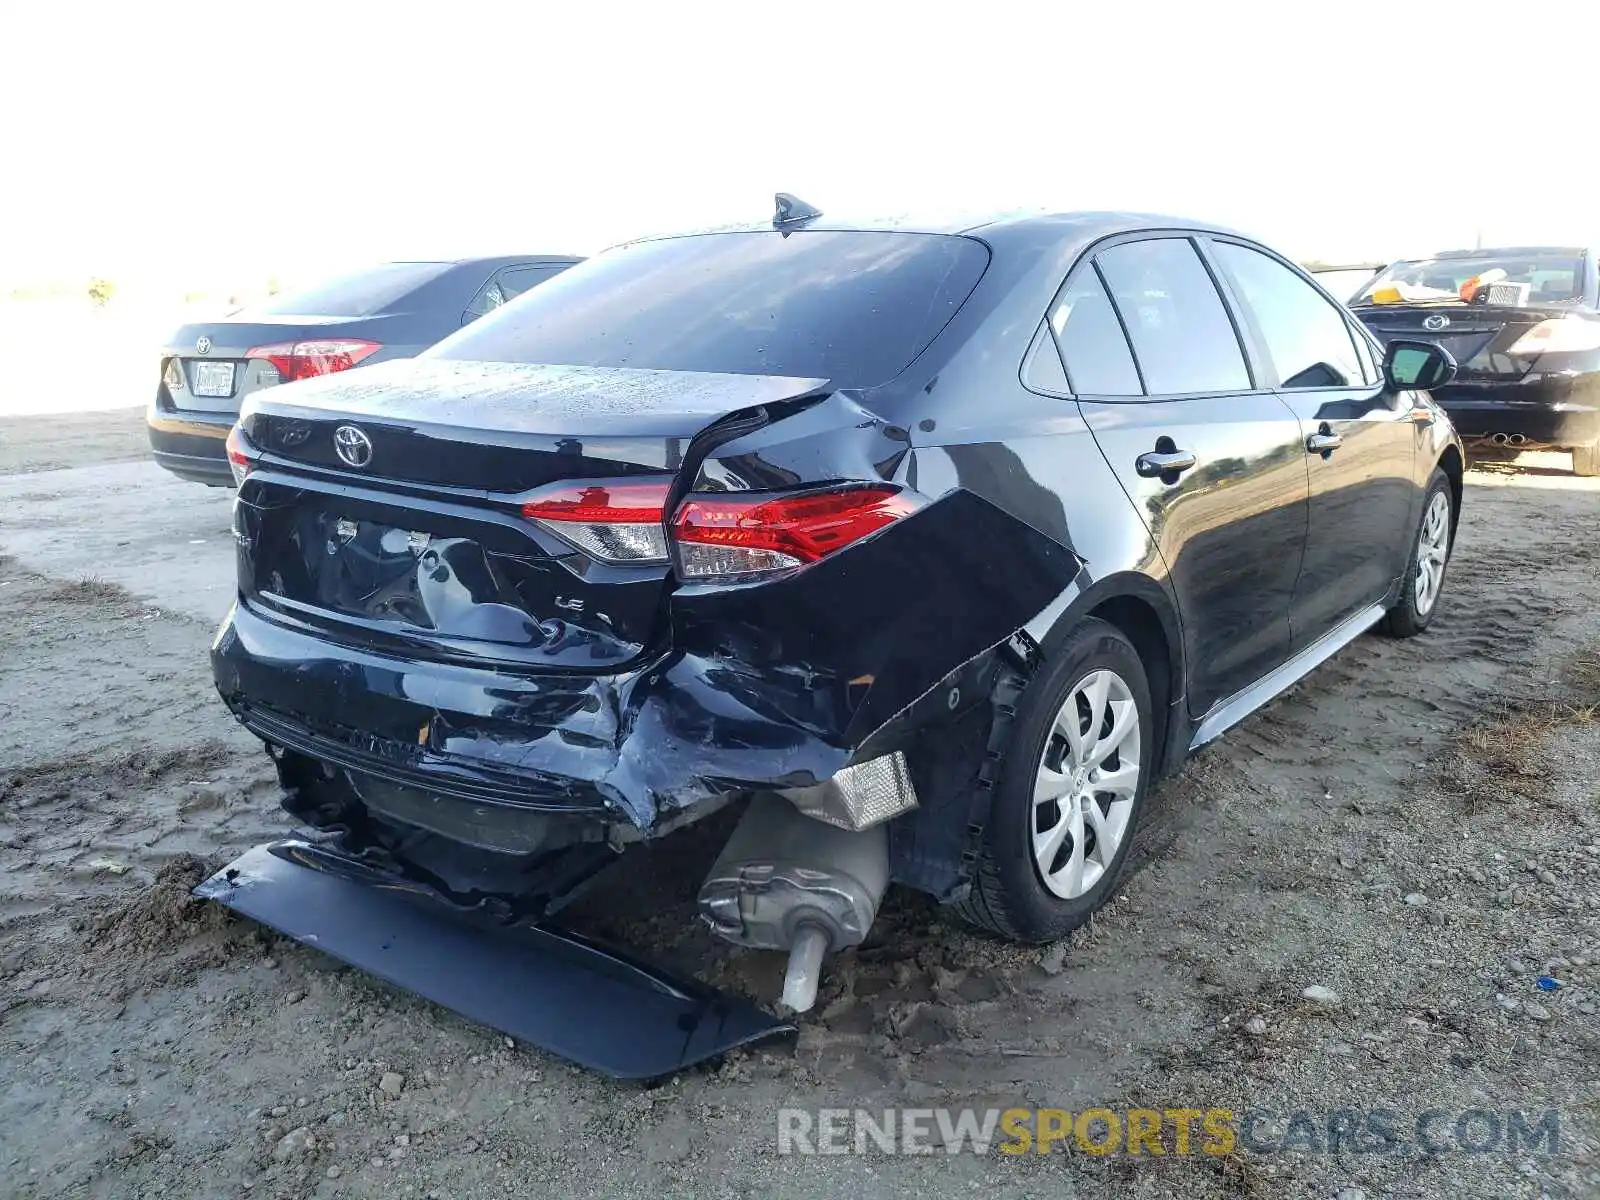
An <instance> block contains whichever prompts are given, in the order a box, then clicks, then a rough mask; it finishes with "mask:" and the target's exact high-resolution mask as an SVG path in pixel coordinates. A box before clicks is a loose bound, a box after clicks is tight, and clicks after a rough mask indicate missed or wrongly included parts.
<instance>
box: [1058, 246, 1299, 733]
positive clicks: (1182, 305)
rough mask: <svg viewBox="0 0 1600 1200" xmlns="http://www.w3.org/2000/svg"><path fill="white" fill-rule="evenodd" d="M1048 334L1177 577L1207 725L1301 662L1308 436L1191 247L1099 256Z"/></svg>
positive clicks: (1195, 688)
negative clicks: (1292, 615)
mask: <svg viewBox="0 0 1600 1200" xmlns="http://www.w3.org/2000/svg"><path fill="white" fill-rule="evenodd" d="M1050 324H1051V328H1052V329H1053V330H1054V331H1055V334H1056V338H1057V343H1058V345H1059V346H1060V348H1061V352H1062V358H1063V361H1064V363H1065V365H1066V369H1067V372H1068V377H1069V381H1070V383H1071V385H1072V388H1073V391H1074V392H1075V394H1076V395H1077V396H1078V399H1079V406H1080V408H1081V410H1082V412H1083V416H1084V419H1085V421H1086V422H1087V423H1088V425H1089V428H1090V429H1091V430H1092V431H1093V433H1094V436H1095V440H1096V441H1097V442H1098V444H1099V446H1100V449H1101V451H1102V452H1103V453H1104V455H1105V457H1106V461H1107V462H1108V463H1109V464H1110V466H1111V469H1112V470H1113V471H1114V472H1115V473H1116V475H1117V477H1118V479H1119V480H1120V481H1121V483H1122V486H1123V489H1124V490H1125V491H1126V492H1127V494H1128V497H1129V499H1131V500H1132V501H1133V503H1134V506H1135V507H1136V508H1137V509H1138V511H1139V514H1140V516H1141V517H1142V518H1143V520H1144V522H1145V524H1146V526H1147V527H1148V528H1149V530H1150V533H1151V536H1152V537H1153V538H1154V539H1155V541H1156V543H1157V545H1158V546H1159V547H1160V549H1161V554H1162V556H1163V558H1164V560H1165V562H1166V565H1167V569H1168V571H1169V572H1170V573H1171V578H1172V584H1173V587H1174V589H1175V591H1176V593H1177V596H1178V603H1179V607H1180V611H1181V615H1182V619H1183V636H1184V642H1185V650H1186V660H1187V663H1188V673H1189V681H1188V683H1189V707H1190V711H1191V713H1193V714H1194V715H1195V716H1196V717H1199V716H1201V715H1203V714H1205V713H1207V712H1209V711H1210V710H1212V709H1214V708H1215V707H1216V706H1217V705H1218V704H1220V703H1221V702H1222V701H1224V700H1226V699H1227V698H1228V697H1229V696H1232V695H1233V694H1235V693H1237V692H1239V691H1241V690H1243V689H1244V688H1246V687H1248V686H1249V685H1250V684H1252V683H1254V682H1255V681H1257V680H1258V679H1260V678H1261V677H1262V676H1263V675H1265V674H1267V673H1268V672H1270V671H1271V670H1273V669H1274V668H1275V667H1277V666H1279V665H1280V664H1281V663H1283V662H1284V660H1285V659H1287V658H1288V656H1289V651H1290V644H1291V636H1290V626H1289V605H1290V601H1291V599H1292V597H1293V595H1294V584H1295V579H1296V577H1297V576H1298V574H1299V571H1300V556H1301V552H1302V549H1303V546H1304V542H1305V535H1306V468H1305V463H1304V461H1303V459H1304V454H1305V452H1304V450H1303V448H1302V446H1301V438H1300V425H1299V422H1298V421H1297V420H1296V419H1295V416H1294V414H1293V413H1292V412H1290V411H1289V409H1288V407H1287V406H1286V405H1285V404H1284V403H1283V401H1282V400H1280V399H1279V398H1278V396H1277V395H1275V394H1274V393H1273V392H1272V390H1271V389H1270V388H1267V387H1264V386H1259V385H1258V381H1257V380H1256V379H1255V378H1254V377H1253V374H1252V366H1251V364H1250V363H1249V362H1248V361H1247V358H1246V354H1245V351H1244V349H1243V348H1242V346H1241V343H1240V340H1239V338H1238V335H1237V332H1236V330H1235V328H1234V325H1233V323H1232V321H1231V320H1230V317H1229V314H1228V311H1227V309H1226V307H1225V306H1224V304H1223V300H1222V297H1221V295H1220V293H1219V292H1218V290H1217V286H1216V283H1215V281H1214V279H1213V278H1212V275H1211V273H1210V271H1209V269H1208V267H1207V265H1206V263H1205V262H1204V260H1203V259H1202V258H1201V256H1200V254H1199V252H1198V250H1197V248H1196V246H1195V244H1194V242H1193V241H1192V240H1191V239H1190V238H1188V237H1186V236H1182V235H1171V236H1161V237H1149V238H1135V239H1132V240H1125V241H1121V242H1119V243H1115V244H1112V245H1110V246H1108V247H1106V248H1105V249H1102V250H1100V251H1099V252H1098V253H1097V254H1096V255H1095V258H1094V261H1093V262H1092V263H1089V264H1084V265H1081V266H1080V267H1079V268H1078V269H1077V270H1076V271H1075V272H1074V273H1073V276H1072V277H1071V278H1070V279H1069V280H1068V281H1067V284H1066V286H1065V287H1064V288H1063V289H1062V292H1061V294H1060V296H1058V297H1057V300H1056V303H1055V306H1054V308H1053V311H1052V313H1051V316H1050ZM1130 345H1131V352H1130V349H1129V348H1130Z"/></svg>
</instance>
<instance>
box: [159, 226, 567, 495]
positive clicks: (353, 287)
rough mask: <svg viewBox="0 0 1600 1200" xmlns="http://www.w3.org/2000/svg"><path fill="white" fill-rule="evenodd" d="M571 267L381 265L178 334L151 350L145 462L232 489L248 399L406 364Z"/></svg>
mask: <svg viewBox="0 0 1600 1200" xmlns="http://www.w3.org/2000/svg"><path fill="white" fill-rule="evenodd" d="M577 261H579V260H578V259H575V258H565V257H552V256H549V255H543V256H541V255H527V254H523V255H513V256H509V257H499V258H470V259H457V260H454V261H451V262H391V263H382V264H380V265H378V266H374V267H366V268H363V269H361V270H358V271H352V272H350V273H349V274H345V275H340V276H337V277H335V278H333V279H328V280H324V281H323V282H321V283H319V284H316V285H315V286H312V287H309V288H306V289H304V290H302V291H295V292H290V293H287V294H285V295H281V296H274V297H272V299H270V300H267V301H265V302H263V303H261V304H259V305H255V306H253V307H250V308H245V309H241V310H240V311H239V312H236V313H234V314H233V315H231V316H229V317H225V318H222V319H220V320H216V321H203V322H199V323H197V324H189V325H184V326H182V327H181V328H179V329H178V330H177V332H175V333H174V334H173V335H172V336H171V337H170V338H169V339H167V345H166V346H165V347H164V348H163V349H162V351H161V363H160V369H161V378H160V381H159V383H157V385H156V394H155V396H154V397H153V398H152V399H151V401H150V407H149V409H148V411H147V413H146V420H145V424H146V425H147V426H148V428H149V432H150V452H151V454H152V456H153V457H154V458H155V460H156V462H157V463H158V464H159V465H160V466H163V467H165V468H166V469H167V470H169V471H171V472H172V473H173V474H174V475H177V476H178V477H179V478H180V479H190V480H194V481H196V482H199V483H209V484H217V485H224V484H231V483H232V482H233V477H232V475H231V474H230V473H229V471H228V458H227V455H226V454H225V453H224V452H223V446H222V443H223V439H224V438H226V437H227V436H228V430H229V429H230V428H232V426H233V422H234V420H235V419H236V418H237V417H238V415H239V406H240V405H241V404H242V403H243V402H244V400H245V398H246V397H247V396H249V395H250V394H251V393H252V392H255V391H256V390H258V389H260V388H264V387H274V386H276V385H277V384H280V383H290V382H293V381H294V380H297V379H312V378H315V377H316V376H318V375H331V374H334V373H335V372H338V371H347V370H349V369H350V368H351V367H358V366H373V365H375V364H377V363H381V362H386V361H388V360H389V359H394V358H409V357H411V356H412V355H413V354H416V353H417V352H418V351H419V350H423V349H425V348H426V347H428V346H431V345H433V343H434V342H437V341H438V340H439V339H440V338H442V337H444V336H445V335H446V334H450V333H454V332H455V331H456V330H458V329H460V328H461V327H462V326H463V325H465V324H466V323H467V322H469V321H472V320H475V319H476V318H478V317H480V316H482V315H483V314H485V313H488V312H492V311H493V310H494V309H496V308H498V307H500V306H501V305H502V304H505V303H506V302H507V301H508V300H510V299H512V298H513V297H515V296H518V295H520V294H521V293H523V292H525V291H527V290H528V289H529V288H531V287H535V286H537V285H538V284H541V283H543V282H544V281H545V280H546V279H549V278H550V277H551V276H553V275H556V274H558V273H559V272H561V271H564V270H566V269H567V268H568V267H569V266H571V265H572V264H573V263H575V262H577Z"/></svg>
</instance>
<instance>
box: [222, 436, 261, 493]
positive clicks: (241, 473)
mask: <svg viewBox="0 0 1600 1200" xmlns="http://www.w3.org/2000/svg"><path fill="white" fill-rule="evenodd" d="M223 445H224V446H225V447H226V448H227V451H228V468H229V470H231V471H232V472H233V486H234V487H239V486H241V485H242V484H243V483H244V480H245V476H247V475H249V474H250V468H251V467H253V466H255V462H254V460H253V459H252V457H251V455H250V452H249V450H247V449H246V448H245V440H244V434H243V433H241V432H240V430H239V427H238V426H237V425H235V426H234V427H233V428H232V429H230V430H228V440H227V441H226V442H224V443H223Z"/></svg>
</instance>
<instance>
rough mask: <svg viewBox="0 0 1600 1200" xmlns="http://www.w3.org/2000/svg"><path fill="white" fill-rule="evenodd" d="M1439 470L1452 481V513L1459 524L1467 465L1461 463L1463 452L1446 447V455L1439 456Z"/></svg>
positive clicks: (1451, 532)
mask: <svg viewBox="0 0 1600 1200" xmlns="http://www.w3.org/2000/svg"><path fill="white" fill-rule="evenodd" d="M1439 469H1440V470H1441V471H1443V472H1444V474H1445V478H1446V479H1448V480H1449V481H1450V511H1451V513H1452V515H1453V518H1454V520H1455V522H1456V523H1457V524H1459V523H1460V521H1461V481H1462V474H1463V472H1464V471H1465V469H1466V464H1464V463H1463V462H1462V461H1461V451H1460V450H1458V449H1456V447H1454V446H1446V447H1445V448H1444V453H1443V454H1441V455H1440V456H1439ZM1450 538H1451V541H1454V540H1455V530H1454V528H1452V529H1451V530H1450Z"/></svg>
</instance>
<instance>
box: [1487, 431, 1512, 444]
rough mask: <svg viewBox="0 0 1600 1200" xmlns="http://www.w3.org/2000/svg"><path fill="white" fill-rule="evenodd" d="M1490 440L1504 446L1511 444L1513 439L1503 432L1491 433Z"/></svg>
mask: <svg viewBox="0 0 1600 1200" xmlns="http://www.w3.org/2000/svg"><path fill="white" fill-rule="evenodd" d="M1489 440H1490V441H1491V442H1493V443H1494V444H1495V445H1496V446H1504V445H1507V444H1509V443H1510V441H1511V439H1510V438H1509V437H1507V436H1506V435H1505V434H1503V433H1491V434H1490V435H1489Z"/></svg>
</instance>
